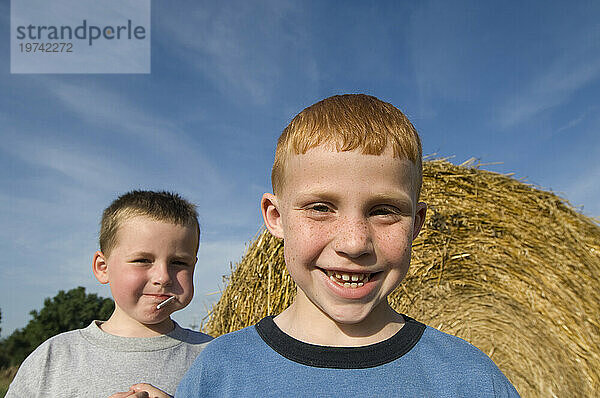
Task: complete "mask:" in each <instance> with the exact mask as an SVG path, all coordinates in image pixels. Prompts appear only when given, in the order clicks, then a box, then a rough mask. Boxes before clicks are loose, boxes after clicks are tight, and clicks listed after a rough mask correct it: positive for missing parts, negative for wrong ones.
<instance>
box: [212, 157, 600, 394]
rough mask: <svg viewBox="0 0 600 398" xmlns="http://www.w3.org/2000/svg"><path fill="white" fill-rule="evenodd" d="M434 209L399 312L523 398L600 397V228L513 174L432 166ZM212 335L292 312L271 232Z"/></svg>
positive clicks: (247, 262)
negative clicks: (443, 336) (469, 351)
mask: <svg viewBox="0 0 600 398" xmlns="http://www.w3.org/2000/svg"><path fill="white" fill-rule="evenodd" d="M422 199H423V200H424V201H425V202H427V203H428V205H429V210H428V214H427V219H426V222H425V227H424V229H423V231H422V232H421V235H420V237H419V238H418V239H417V240H416V241H415V242H414V245H413V258H412V265H411V269H410V271H409V273H408V275H407V277H406V279H405V280H404V281H403V283H402V284H401V285H400V286H399V287H398V289H396V291H395V292H394V293H393V294H392V295H390V297H389V301H390V303H391V305H392V306H393V307H394V308H395V309H396V310H398V311H399V312H401V313H405V314H407V315H409V316H411V317H413V318H415V319H417V320H420V321H421V322H424V323H426V324H428V325H431V326H433V327H435V328H438V329H440V330H442V331H444V332H447V333H450V334H453V335H456V336H459V337H461V338H463V339H465V340H467V341H469V342H471V343H472V344H474V345H475V346H477V347H479V348H480V349H481V350H482V351H484V352H485V353H487V354H488V355H489V356H490V357H491V358H492V359H493V360H494V361H495V362H496V364H497V365H498V366H499V367H500V369H501V370H502V371H503V372H504V374H506V376H507V377H508V378H509V379H510V380H511V382H512V383H513V384H514V385H515V386H516V387H517V389H518V390H519V392H520V393H521V394H522V396H524V397H554V396H557V397H571V396H594V394H596V393H597V392H598V391H600V324H599V321H598V315H599V314H600V289H599V288H598V285H599V283H598V281H599V280H600V227H599V226H598V224H597V222H595V221H593V220H591V219H589V218H587V217H585V216H583V215H582V214H580V213H579V212H577V211H576V210H574V209H573V208H572V207H571V206H570V205H569V204H568V203H567V202H566V201H565V200H563V199H561V198H559V197H557V196H556V195H554V194H552V193H549V192H545V191H542V190H539V189H536V188H534V187H532V186H531V185H528V184H525V183H523V182H520V181H517V180H515V179H513V178H510V177H509V176H506V175H501V174H497V173H492V172H488V171H484V170H481V169H478V168H469V167H464V166H456V165H453V164H451V163H449V162H447V161H444V160H434V161H428V162H425V164H424V182H423V195H422ZM225 279H226V283H227V286H226V289H225V291H224V292H223V294H222V296H221V299H220V301H219V302H218V303H217V304H216V305H215V306H214V307H213V309H212V311H211V313H210V314H209V318H208V321H207V323H206V324H205V327H204V329H205V330H206V331H207V332H208V333H210V334H213V335H215V336H216V335H221V334H223V333H227V332H231V331H234V330H237V329H240V328H242V327H245V326H248V325H252V324H254V323H256V322H257V321H258V320H260V319H261V318H262V317H264V316H266V315H268V314H277V313H279V312H281V311H282V310H283V309H285V308H286V307H287V306H288V305H289V304H290V303H291V300H292V299H293V297H294V293H295V286H294V283H293V281H292V279H291V278H290V276H289V274H288V273H287V271H286V270H285V265H284V261H283V245H282V242H281V241H279V240H278V239H276V238H274V237H272V236H271V235H270V234H269V233H268V232H266V231H264V230H263V231H262V232H260V233H259V234H258V236H257V237H256V239H255V240H254V241H253V243H252V244H251V245H250V246H249V248H248V250H247V252H246V254H245V255H244V257H243V259H242V260H241V261H240V263H239V264H237V266H236V267H235V269H233V270H232V274H231V275H230V276H229V277H225Z"/></svg>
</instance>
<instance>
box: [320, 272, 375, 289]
mask: <svg viewBox="0 0 600 398" xmlns="http://www.w3.org/2000/svg"><path fill="white" fill-rule="evenodd" d="M323 272H325V274H327V276H328V277H329V279H331V281H332V282H334V283H337V284H338V285H340V286H343V287H346V288H354V289H356V288H358V287H361V286H363V285H364V284H365V283H367V282H368V281H369V279H371V276H372V275H373V274H365V273H352V272H340V271H329V270H323Z"/></svg>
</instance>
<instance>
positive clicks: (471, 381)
mask: <svg viewBox="0 0 600 398" xmlns="http://www.w3.org/2000/svg"><path fill="white" fill-rule="evenodd" d="M404 318H405V319H406V323H405V325H404V326H403V327H402V328H401V329H400V331H398V333H396V334H395V335H394V336H392V337H391V338H389V339H387V340H385V341H382V342H380V343H376V344H372V345H368V346H362V347H326V346H318V345H313V344H307V343H304V342H301V341H298V340H296V339H294V338H292V337H290V336H288V335H287V334H285V333H284V332H283V331H281V329H279V328H278V327H277V325H276V324H275V322H274V321H273V317H267V318H264V319H262V320H261V321H260V322H259V323H258V324H256V325H255V326H250V327H247V328H244V329H242V330H239V331H237V332H233V333H230V334H226V335H223V336H221V337H219V338H217V339H215V340H213V341H212V342H211V343H209V344H208V346H207V347H206V348H205V349H204V351H203V352H202V353H201V354H200V355H199V356H198V358H197V359H196V361H195V362H194V364H193V365H192V366H191V368H190V369H189V370H188V372H187V373H186V375H185V376H184V378H183V379H182V381H181V383H180V384H179V387H178V388H177V392H176V393H175V397H185V398H188V397H338V396H342V397H354V396H360V397H452V398H456V397H518V396H519V394H518V393H517V391H516V390H515V388H514V387H513V386H512V385H511V384H510V382H509V381H508V379H507V378H506V377H505V376H504V375H503V374H502V372H501V371H500V370H499V369H498V367H497V366H496V365H495V364H494V362H492V360H491V359H490V358H488V356H487V355H485V354H484V353H482V352H481V351H479V350H478V349H477V348H475V347H474V346H472V345H471V344H469V343H467V342H466V341H464V340H461V339H459V338H458V337H454V336H451V335H448V334H445V333H442V332H440V331H438V330H436V329H433V328H431V327H428V326H425V325H423V324H422V323H420V322H417V321H415V320H414V319H411V318H409V317H407V316H404Z"/></svg>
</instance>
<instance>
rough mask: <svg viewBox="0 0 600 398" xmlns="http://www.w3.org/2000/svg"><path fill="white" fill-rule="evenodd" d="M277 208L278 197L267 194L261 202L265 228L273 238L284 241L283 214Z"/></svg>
mask: <svg viewBox="0 0 600 398" xmlns="http://www.w3.org/2000/svg"><path fill="white" fill-rule="evenodd" d="M277 207H278V205H277V197H276V196H275V195H273V194H272V193H265V194H264V195H263V197H262V199H261V201H260V210H261V212H262V216H263V220H264V221H265V226H266V227H267V229H268V230H269V232H270V233H271V234H272V235H273V236H275V237H276V238H280V239H283V226H282V225H281V221H282V220H281V213H280V212H279V210H278V208H277Z"/></svg>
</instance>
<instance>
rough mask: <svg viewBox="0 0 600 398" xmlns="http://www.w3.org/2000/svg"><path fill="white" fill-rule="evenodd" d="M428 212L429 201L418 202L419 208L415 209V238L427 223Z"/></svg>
mask: <svg viewBox="0 0 600 398" xmlns="http://www.w3.org/2000/svg"><path fill="white" fill-rule="evenodd" d="M426 214H427V203H425V202H419V203H417V209H416V211H415V220H414V224H413V236H412V238H413V240H415V239H417V236H419V232H421V228H422V227H423V224H424V223H425V215H426Z"/></svg>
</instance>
